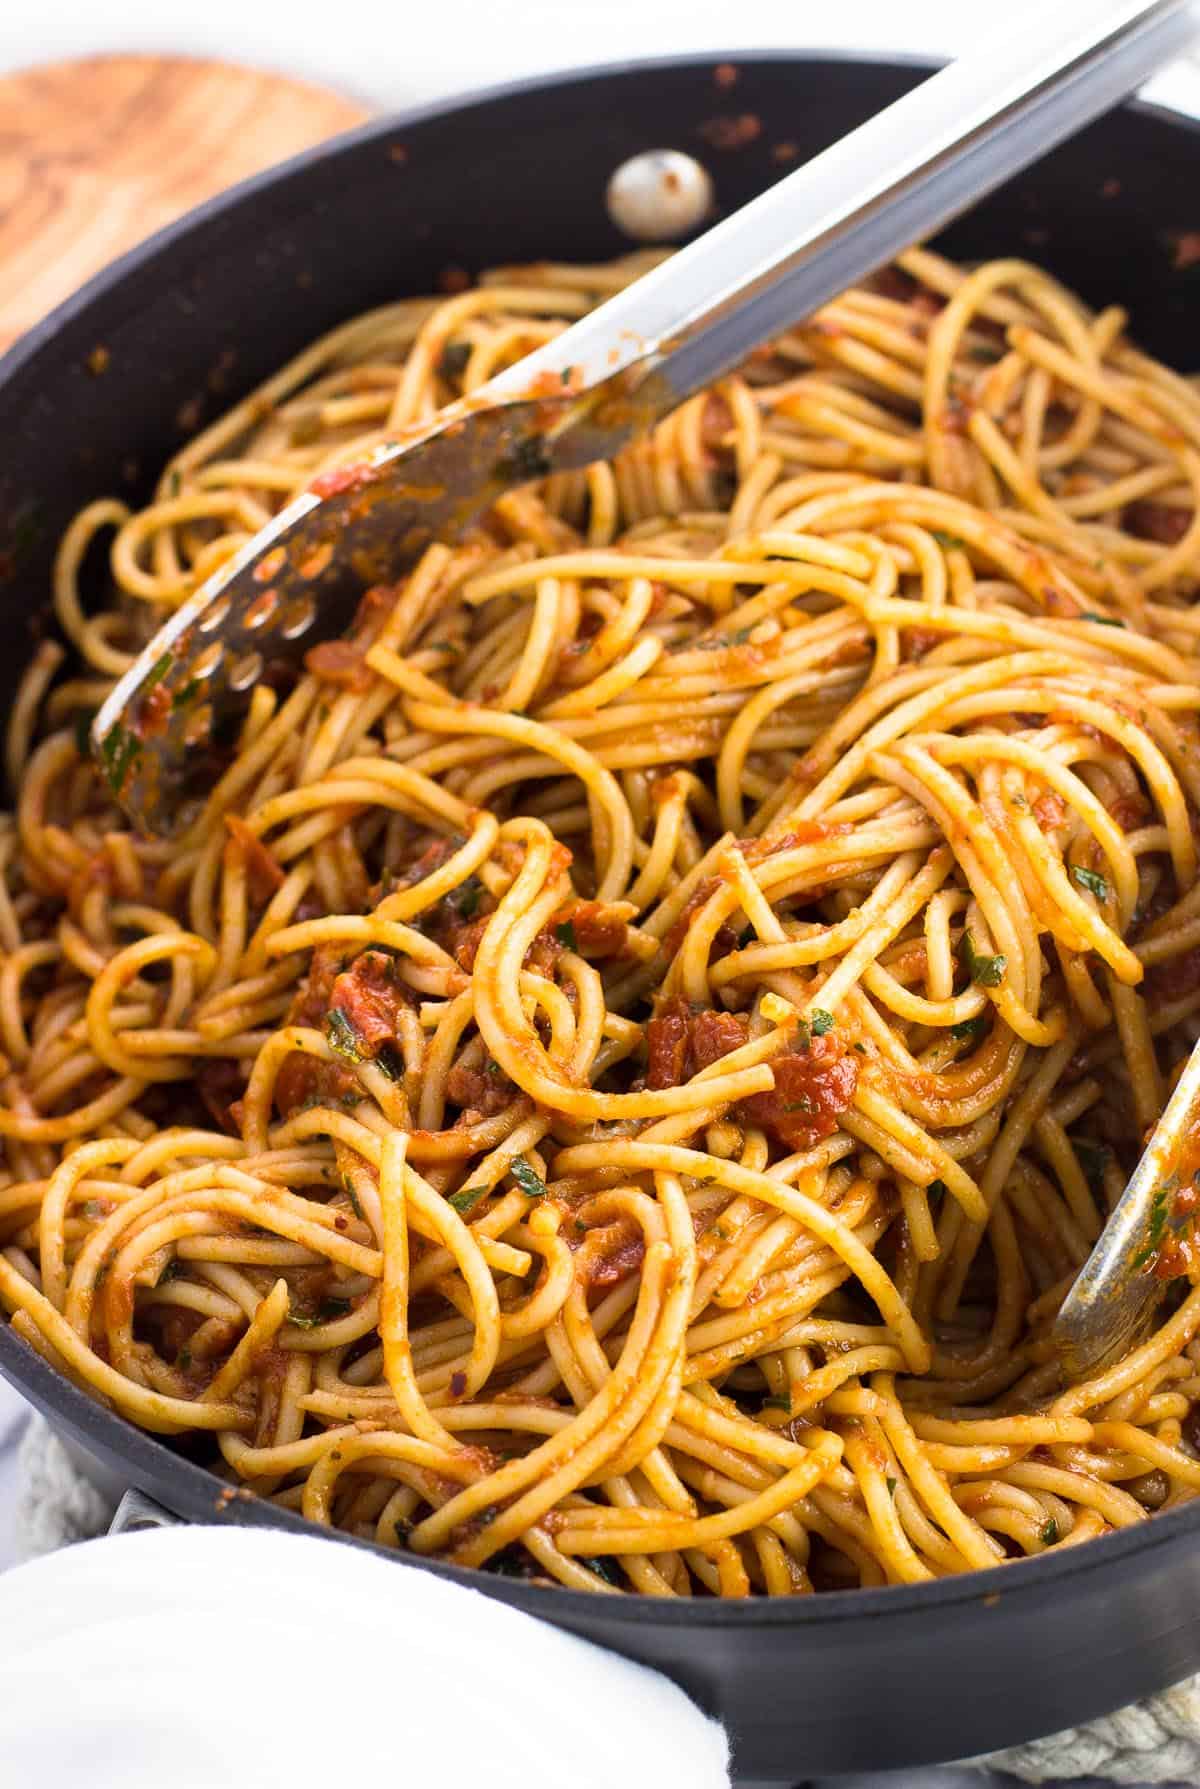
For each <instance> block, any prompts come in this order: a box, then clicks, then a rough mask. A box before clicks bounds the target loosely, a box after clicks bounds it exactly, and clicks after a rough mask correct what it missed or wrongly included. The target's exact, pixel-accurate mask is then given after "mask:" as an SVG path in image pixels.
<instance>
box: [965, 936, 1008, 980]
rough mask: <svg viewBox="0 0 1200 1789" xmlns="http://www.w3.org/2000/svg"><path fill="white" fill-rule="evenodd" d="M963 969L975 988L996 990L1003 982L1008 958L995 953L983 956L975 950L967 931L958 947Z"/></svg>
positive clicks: (998, 952) (972, 939)
mask: <svg viewBox="0 0 1200 1789" xmlns="http://www.w3.org/2000/svg"><path fill="white" fill-rule="evenodd" d="M959 951H960V954H961V956H962V961H963V967H964V968H965V969H966V971H967V974H968V975H969V976H970V978H971V980H972V981H973V982H974V983H975V986H976V987H977V988H998V987H999V986H1000V983H1001V982H1002V981H1003V980H1004V971H1005V970H1006V969H1007V968H1008V958H1007V957H1006V956H1004V955H1003V953H1002V952H1000V951H997V953H996V954H995V956H990V957H989V956H984V955H982V954H981V953H980V952H979V951H977V950H976V948H975V940H974V938H972V936H971V934H970V932H969V931H967V932H964V933H963V935H962V943H961V945H960V946H959Z"/></svg>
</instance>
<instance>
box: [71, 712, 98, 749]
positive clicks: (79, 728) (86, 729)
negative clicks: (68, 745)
mask: <svg viewBox="0 0 1200 1789" xmlns="http://www.w3.org/2000/svg"><path fill="white" fill-rule="evenodd" d="M95 718H96V710H95V709H94V708H81V709H80V711H79V713H78V714H77V715H76V716H75V750H76V751H77V752H78V753H79V756H80V757H81V758H87V757H89V756H90V755H91V740H90V734H91V731H92V722H93V721H94V720H95Z"/></svg>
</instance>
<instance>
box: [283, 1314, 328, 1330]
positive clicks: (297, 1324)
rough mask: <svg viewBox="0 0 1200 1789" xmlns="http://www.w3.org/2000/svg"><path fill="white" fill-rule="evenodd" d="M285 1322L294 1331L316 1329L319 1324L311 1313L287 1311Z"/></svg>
mask: <svg viewBox="0 0 1200 1789" xmlns="http://www.w3.org/2000/svg"><path fill="white" fill-rule="evenodd" d="M287 1320H288V1322H289V1323H290V1324H291V1325H292V1326H293V1328H295V1329H316V1328H317V1327H318V1325H319V1324H320V1322H321V1319H320V1317H319V1316H317V1315H315V1313H313V1312H312V1311H289V1312H288V1314H287Z"/></svg>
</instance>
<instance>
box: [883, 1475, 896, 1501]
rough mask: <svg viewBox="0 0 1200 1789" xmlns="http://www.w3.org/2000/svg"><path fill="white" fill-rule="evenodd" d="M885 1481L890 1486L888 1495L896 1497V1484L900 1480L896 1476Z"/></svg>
mask: <svg viewBox="0 0 1200 1789" xmlns="http://www.w3.org/2000/svg"><path fill="white" fill-rule="evenodd" d="M883 1482H884V1484H885V1485H886V1486H887V1488H888V1496H889V1497H894V1496H895V1495H896V1486H897V1484H898V1483H899V1482H900V1481H899V1480H898V1479H895V1478H885V1479H884V1481H883Z"/></svg>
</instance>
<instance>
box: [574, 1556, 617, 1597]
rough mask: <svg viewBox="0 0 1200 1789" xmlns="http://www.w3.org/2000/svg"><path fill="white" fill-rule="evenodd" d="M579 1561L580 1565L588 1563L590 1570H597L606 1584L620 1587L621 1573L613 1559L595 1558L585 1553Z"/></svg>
mask: <svg viewBox="0 0 1200 1789" xmlns="http://www.w3.org/2000/svg"><path fill="white" fill-rule="evenodd" d="M579 1563H580V1565H586V1566H587V1568H588V1570H589V1572H595V1574H596V1576H597V1577H598V1578H603V1579H604V1582H605V1583H606V1584H612V1585H614V1586H615V1587H616V1588H617V1589H620V1585H621V1578H620V1574H619V1572H618V1571H617V1568H616V1566H615V1565H614V1564H613V1562H612V1560H611V1559H594V1558H592V1557H590V1556H589V1555H586V1554H583V1555H581V1556H580V1560H579Z"/></svg>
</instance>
